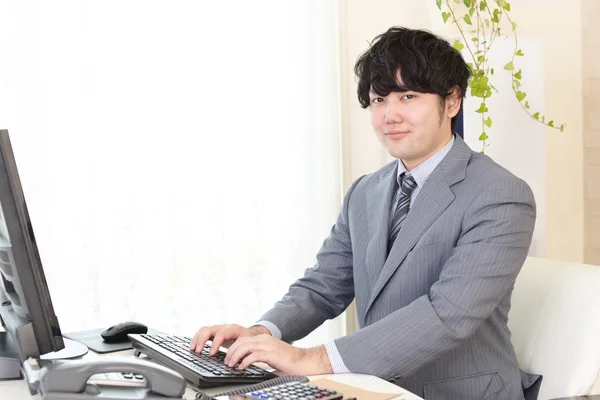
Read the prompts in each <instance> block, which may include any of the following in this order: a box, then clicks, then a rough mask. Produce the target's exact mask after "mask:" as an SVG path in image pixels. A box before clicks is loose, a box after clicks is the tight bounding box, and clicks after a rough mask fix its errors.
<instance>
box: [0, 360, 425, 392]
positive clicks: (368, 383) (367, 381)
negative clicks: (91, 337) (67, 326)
mask: <svg viewBox="0 0 600 400" xmlns="http://www.w3.org/2000/svg"><path fill="white" fill-rule="evenodd" d="M128 355H131V356H132V357H133V351H132V350H128V351H120V352H116V353H110V354H97V353H94V352H92V351H90V352H89V353H88V354H87V355H86V356H85V357H84V358H97V357H110V356H119V357H122V356H128ZM310 378H311V379H318V378H327V379H331V380H335V381H337V382H340V383H344V384H347V385H352V386H356V387H358V388H361V389H365V390H370V391H373V392H381V393H397V394H403V397H401V398H402V399H405V400H423V399H422V398H420V397H419V396H416V395H414V394H412V393H410V392H408V391H406V390H403V389H402V388H400V387H398V386H396V385H394V384H393V383H390V382H388V381H386V380H383V379H380V378H377V377H375V376H371V375H362V374H341V375H319V376H314V377H310ZM205 391H206V392H208V393H209V394H210V395H213V394H214V393H216V392H220V391H221V390H219V389H218V388H216V389H215V388H212V389H207V390H205ZM195 398H196V392H195V391H194V390H193V389H192V388H190V387H189V386H188V388H187V389H186V391H185V395H184V399H186V400H192V399H195ZM0 399H7V400H8V399H10V400H32V397H31V395H30V394H29V389H28V388H27V384H26V383H25V381H24V380H20V381H0ZM33 399H40V396H39V395H36V396H34V397H33ZM359 400H368V399H359Z"/></svg>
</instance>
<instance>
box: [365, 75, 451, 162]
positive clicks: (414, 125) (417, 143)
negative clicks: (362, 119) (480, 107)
mask: <svg viewBox="0 0 600 400" xmlns="http://www.w3.org/2000/svg"><path fill="white" fill-rule="evenodd" d="M398 84H400V85H402V81H401V78H400V76H399V74H398ZM369 96H370V98H371V104H370V107H369V108H370V110H371V123H372V124H373V128H374V129H375V132H376V133H377V136H378V137H379V140H381V143H383V145H384V146H385V147H386V149H387V150H388V152H389V153H390V154H391V155H392V156H393V157H396V158H400V159H401V160H402V161H403V163H404V166H405V167H406V168H407V169H408V170H410V169H413V168H414V167H416V166H417V165H419V164H420V163H421V162H423V161H425V160H426V159H427V158H429V157H431V156H432V155H433V154H435V153H437V152H438V151H439V150H441V149H442V148H443V147H444V146H445V145H446V144H447V143H448V141H449V140H450V138H451V135H452V130H451V119H452V117H454V116H455V115H456V114H457V113H458V110H459V109H460V100H459V99H458V94H457V93H453V94H452V95H450V96H448V98H447V100H446V101H445V102H444V104H443V105H442V104H441V102H440V97H439V96H438V95H437V94H432V93H420V92H413V91H408V92H390V93H389V94H388V95H387V96H379V95H377V94H375V93H370V94H369Z"/></svg>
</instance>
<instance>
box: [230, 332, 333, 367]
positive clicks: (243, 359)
mask: <svg viewBox="0 0 600 400" xmlns="http://www.w3.org/2000/svg"><path fill="white" fill-rule="evenodd" d="M238 362H240V365H239V367H238V368H240V369H244V368H246V367H248V366H249V365H250V364H252V363H255V362H264V363H267V364H269V366H271V367H273V368H275V369H276V370H278V371H281V372H284V373H286V374H292V375H318V374H331V373H333V369H332V368H331V363H330V362H329V357H328V356H327V352H326V351H325V347H323V346H319V347H315V348H312V349H301V348H298V347H294V346H292V345H290V344H287V343H285V342H283V341H281V340H279V339H276V338H274V337H272V336H270V335H258V336H246V337H241V338H239V339H238V340H236V342H235V343H234V344H232V345H231V347H229V350H228V351H227V355H226V356H225V363H226V364H227V365H228V366H230V367H234V366H236V365H237V363H238Z"/></svg>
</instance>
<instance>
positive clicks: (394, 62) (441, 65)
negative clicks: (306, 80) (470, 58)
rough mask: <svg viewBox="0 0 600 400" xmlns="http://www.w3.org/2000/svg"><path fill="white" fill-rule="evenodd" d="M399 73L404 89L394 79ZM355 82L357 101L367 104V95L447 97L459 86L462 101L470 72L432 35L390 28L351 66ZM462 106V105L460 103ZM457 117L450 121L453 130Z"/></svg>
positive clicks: (414, 30) (459, 57)
mask: <svg viewBox="0 0 600 400" xmlns="http://www.w3.org/2000/svg"><path fill="white" fill-rule="evenodd" d="M398 69H399V70H400V76H401V78H402V83H403V85H402V86H400V85H398V81H397V79H396V77H397V74H398ZM354 72H355V74H356V76H357V78H358V90H357V93H358V101H359V102H360V104H361V106H362V107H363V108H367V107H368V106H369V104H370V98H369V92H373V93H375V94H377V95H379V96H387V95H388V94H389V93H390V92H406V91H409V90H411V91H415V92H421V93H435V94H437V95H439V96H440V105H441V109H443V105H444V104H445V100H446V97H447V96H448V95H449V94H451V93H452V90H453V89H454V88H455V87H456V86H458V88H459V89H460V93H459V97H460V98H461V100H462V99H463V98H464V97H465V94H466V92H467V85H468V81H469V76H470V75H471V70H470V69H469V66H468V65H467V64H466V62H465V60H464V59H463V57H462V55H461V54H460V52H459V51H458V50H456V49H454V48H453V47H452V46H451V45H450V43H448V41H446V40H444V39H442V38H441V37H438V36H436V35H434V34H433V33H431V32H427V31H423V30H418V29H408V28H403V27H397V26H393V27H391V28H390V29H388V30H387V32H385V33H383V34H381V35H379V36H377V37H376V38H375V39H373V41H372V42H371V45H370V48H369V49H368V50H367V51H366V52H365V53H363V54H362V55H361V56H360V57H359V58H358V60H357V61H356V65H355V66H354ZM461 106H462V101H461ZM456 118H457V117H456V116H455V117H454V118H452V128H454V124H455V122H456V121H455V120H456Z"/></svg>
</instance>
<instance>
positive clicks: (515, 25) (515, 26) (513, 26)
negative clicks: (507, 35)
mask: <svg viewBox="0 0 600 400" xmlns="http://www.w3.org/2000/svg"><path fill="white" fill-rule="evenodd" d="M512 28H513V31H516V30H517V23H516V22H513V23H512Z"/></svg>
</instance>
